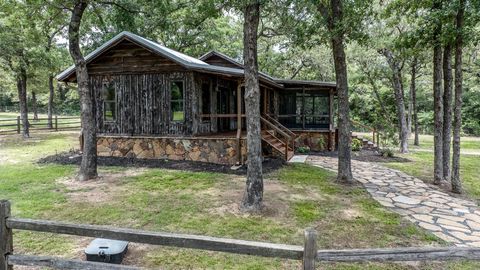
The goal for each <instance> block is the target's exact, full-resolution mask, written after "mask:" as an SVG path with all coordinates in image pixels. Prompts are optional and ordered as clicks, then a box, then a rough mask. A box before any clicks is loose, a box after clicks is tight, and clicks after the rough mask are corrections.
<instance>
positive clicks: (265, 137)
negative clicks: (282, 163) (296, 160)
mask: <svg viewBox="0 0 480 270" xmlns="http://www.w3.org/2000/svg"><path fill="white" fill-rule="evenodd" d="M261 134H262V141H264V142H265V143H267V144H268V145H270V146H271V147H272V148H273V149H274V151H277V152H278V153H280V154H281V156H282V157H285V143H284V142H283V141H282V140H280V139H279V138H277V137H275V136H274V135H273V131H270V130H262V133H261ZM294 154H295V153H294V151H293V149H292V148H291V147H288V153H287V160H286V161H288V160H290V159H291V158H292V157H293V155H294Z"/></svg>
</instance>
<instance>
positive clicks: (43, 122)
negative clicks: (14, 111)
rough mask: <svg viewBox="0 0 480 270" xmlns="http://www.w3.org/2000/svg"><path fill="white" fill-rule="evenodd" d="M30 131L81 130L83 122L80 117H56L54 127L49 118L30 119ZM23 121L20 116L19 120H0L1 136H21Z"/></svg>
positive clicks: (53, 118)
mask: <svg viewBox="0 0 480 270" xmlns="http://www.w3.org/2000/svg"><path fill="white" fill-rule="evenodd" d="M28 122H29V130H30V131H35V130H51V131H59V130H69V129H80V125H81V121H80V117H71V116H70V117H58V116H57V115H55V116H54V117H52V125H51V126H50V125H49V123H48V118H46V117H45V118H41V117H40V118H38V119H29V120H28ZM22 127H23V126H22V119H21V117H20V116H17V118H4V119H0V135H5V134H14V133H18V134H20V133H21V131H22Z"/></svg>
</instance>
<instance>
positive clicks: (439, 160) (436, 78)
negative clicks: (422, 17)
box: [433, 0, 443, 185]
mask: <svg viewBox="0 0 480 270" xmlns="http://www.w3.org/2000/svg"><path fill="white" fill-rule="evenodd" d="M441 8H442V4H441V0H436V1H434V3H433V9H434V10H437V11H438V10H440V9H441ZM441 31H442V26H441V24H437V25H436V27H435V29H434V38H433V102H434V108H433V109H434V121H435V129H434V161H433V163H434V164H433V183H434V184H436V185H438V184H440V183H441V182H442V179H443V95H442V44H441V40H440V34H441Z"/></svg>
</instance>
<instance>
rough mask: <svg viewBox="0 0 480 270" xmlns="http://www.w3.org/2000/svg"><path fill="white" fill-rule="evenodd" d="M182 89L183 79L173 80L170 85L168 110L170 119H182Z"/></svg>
mask: <svg viewBox="0 0 480 270" xmlns="http://www.w3.org/2000/svg"><path fill="white" fill-rule="evenodd" d="M183 92H184V89H183V81H174V82H172V84H171V86H170V110H171V111H172V115H171V120H172V121H178V122H180V121H183V120H184V119H185V118H184V117H185V115H184V108H183V105H184V93H183Z"/></svg>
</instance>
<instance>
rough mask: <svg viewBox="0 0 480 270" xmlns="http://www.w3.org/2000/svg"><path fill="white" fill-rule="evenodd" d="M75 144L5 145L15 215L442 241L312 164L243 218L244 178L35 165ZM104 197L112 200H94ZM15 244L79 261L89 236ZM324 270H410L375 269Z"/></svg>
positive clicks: (146, 254)
mask: <svg viewBox="0 0 480 270" xmlns="http://www.w3.org/2000/svg"><path fill="white" fill-rule="evenodd" d="M76 144H77V138H76V135H75V133H44V134H37V135H35V136H34V137H33V138H32V139H26V140H25V139H22V138H20V137H19V136H13V137H9V138H8V139H5V138H0V148H1V151H2V154H3V153H4V156H3V157H2V158H4V159H5V162H2V163H0V175H1V179H0V181H2V189H0V197H1V198H8V199H10V200H11V201H12V204H13V215H14V216H17V217H26V218H41V219H50V220H62V221H68V222H75V223H83V224H100V225H112V226H118V227H129V228H138V229H144V230H154V231H169V232H180V233H192V234H200V235H210V236H218V237H230V238H236V239H245V240H256V241H266V242H273V243H285V244H295V245H302V243H303V230H304V229H305V228H307V227H313V228H315V229H316V230H317V231H318V232H319V236H318V243H319V247H320V248H361V247H394V246H424V245H443V244H444V243H443V242H442V241H440V240H439V239H438V238H436V237H434V236H433V235H431V234H428V233H426V232H425V231H423V230H421V229H419V228H417V227H416V226H414V225H412V224H411V223H409V222H408V221H406V220H404V219H402V218H401V217H400V216H399V215H397V214H395V213H392V212H390V211H387V210H386V209H384V208H383V207H382V206H381V205H380V204H378V203H376V202H375V201H374V200H372V199H371V198H370V196H369V195H368V194H367V192H366V191H365V190H364V189H363V187H361V186H343V185H339V184H337V183H335V182H334V180H335V175H334V174H333V173H331V172H328V171H326V170H323V169H320V168H317V167H313V166H308V165H300V164H297V165H288V166H285V167H284V168H282V169H280V170H279V171H277V172H274V173H272V174H270V175H266V179H267V180H266V182H265V204H266V206H267V209H266V212H265V213H264V214H262V215H246V214H244V213H242V212H240V211H239V210H238V203H239V202H240V200H241V198H242V193H243V190H244V185H245V179H244V178H243V177H236V176H231V175H225V174H219V173H209V172H189V171H174V170H164V169H147V168H144V169H128V168H122V167H100V168H99V173H100V176H101V178H99V179H98V180H96V182H86V183H78V182H75V181H73V180H72V179H73V178H74V176H75V172H76V167H75V166H62V165H53V164H47V165H39V164H37V163H36V160H37V159H38V158H40V157H42V156H45V155H49V154H54V153H55V152H60V151H64V150H68V149H70V148H71V147H75V146H76ZM68 179H70V180H68ZM67 180H68V181H67ZM103 196H106V197H107V198H106V199H105V200H104V201H98V200H101V199H102V197H103ZM14 241H15V250H16V252H17V253H25V254H39V255H40V254H41V255H54V256H65V257H70V258H76V257H78V256H79V255H80V254H81V250H79V249H78V247H83V246H85V244H86V243H88V239H85V238H76V237H69V236H62V235H51V234H41V233H34V232H15V236H14ZM131 252H133V253H134V254H136V256H130V257H129V261H130V262H132V263H134V264H138V265H143V266H147V267H162V268H165V269H179V268H180V269H191V268H195V269H198V268H200V269H298V268H300V263H299V262H298V261H291V260H281V259H275V258H260V257H255V256H246V255H234V254H226V253H219V252H210V251H200V250H190V249H179V248H167V247H151V246H148V247H144V249H139V247H138V246H133V247H132V250H131ZM467 265H468V264H467ZM472 265H473V264H472ZM323 266H324V267H325V269H385V268H388V269H408V268H409V267H408V266H406V265H403V264H379V263H368V264H324V265H323ZM430 266H431V264H427V265H425V268H423V266H422V269H429V268H428V267H430ZM432 268H433V269H434V267H432Z"/></svg>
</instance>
